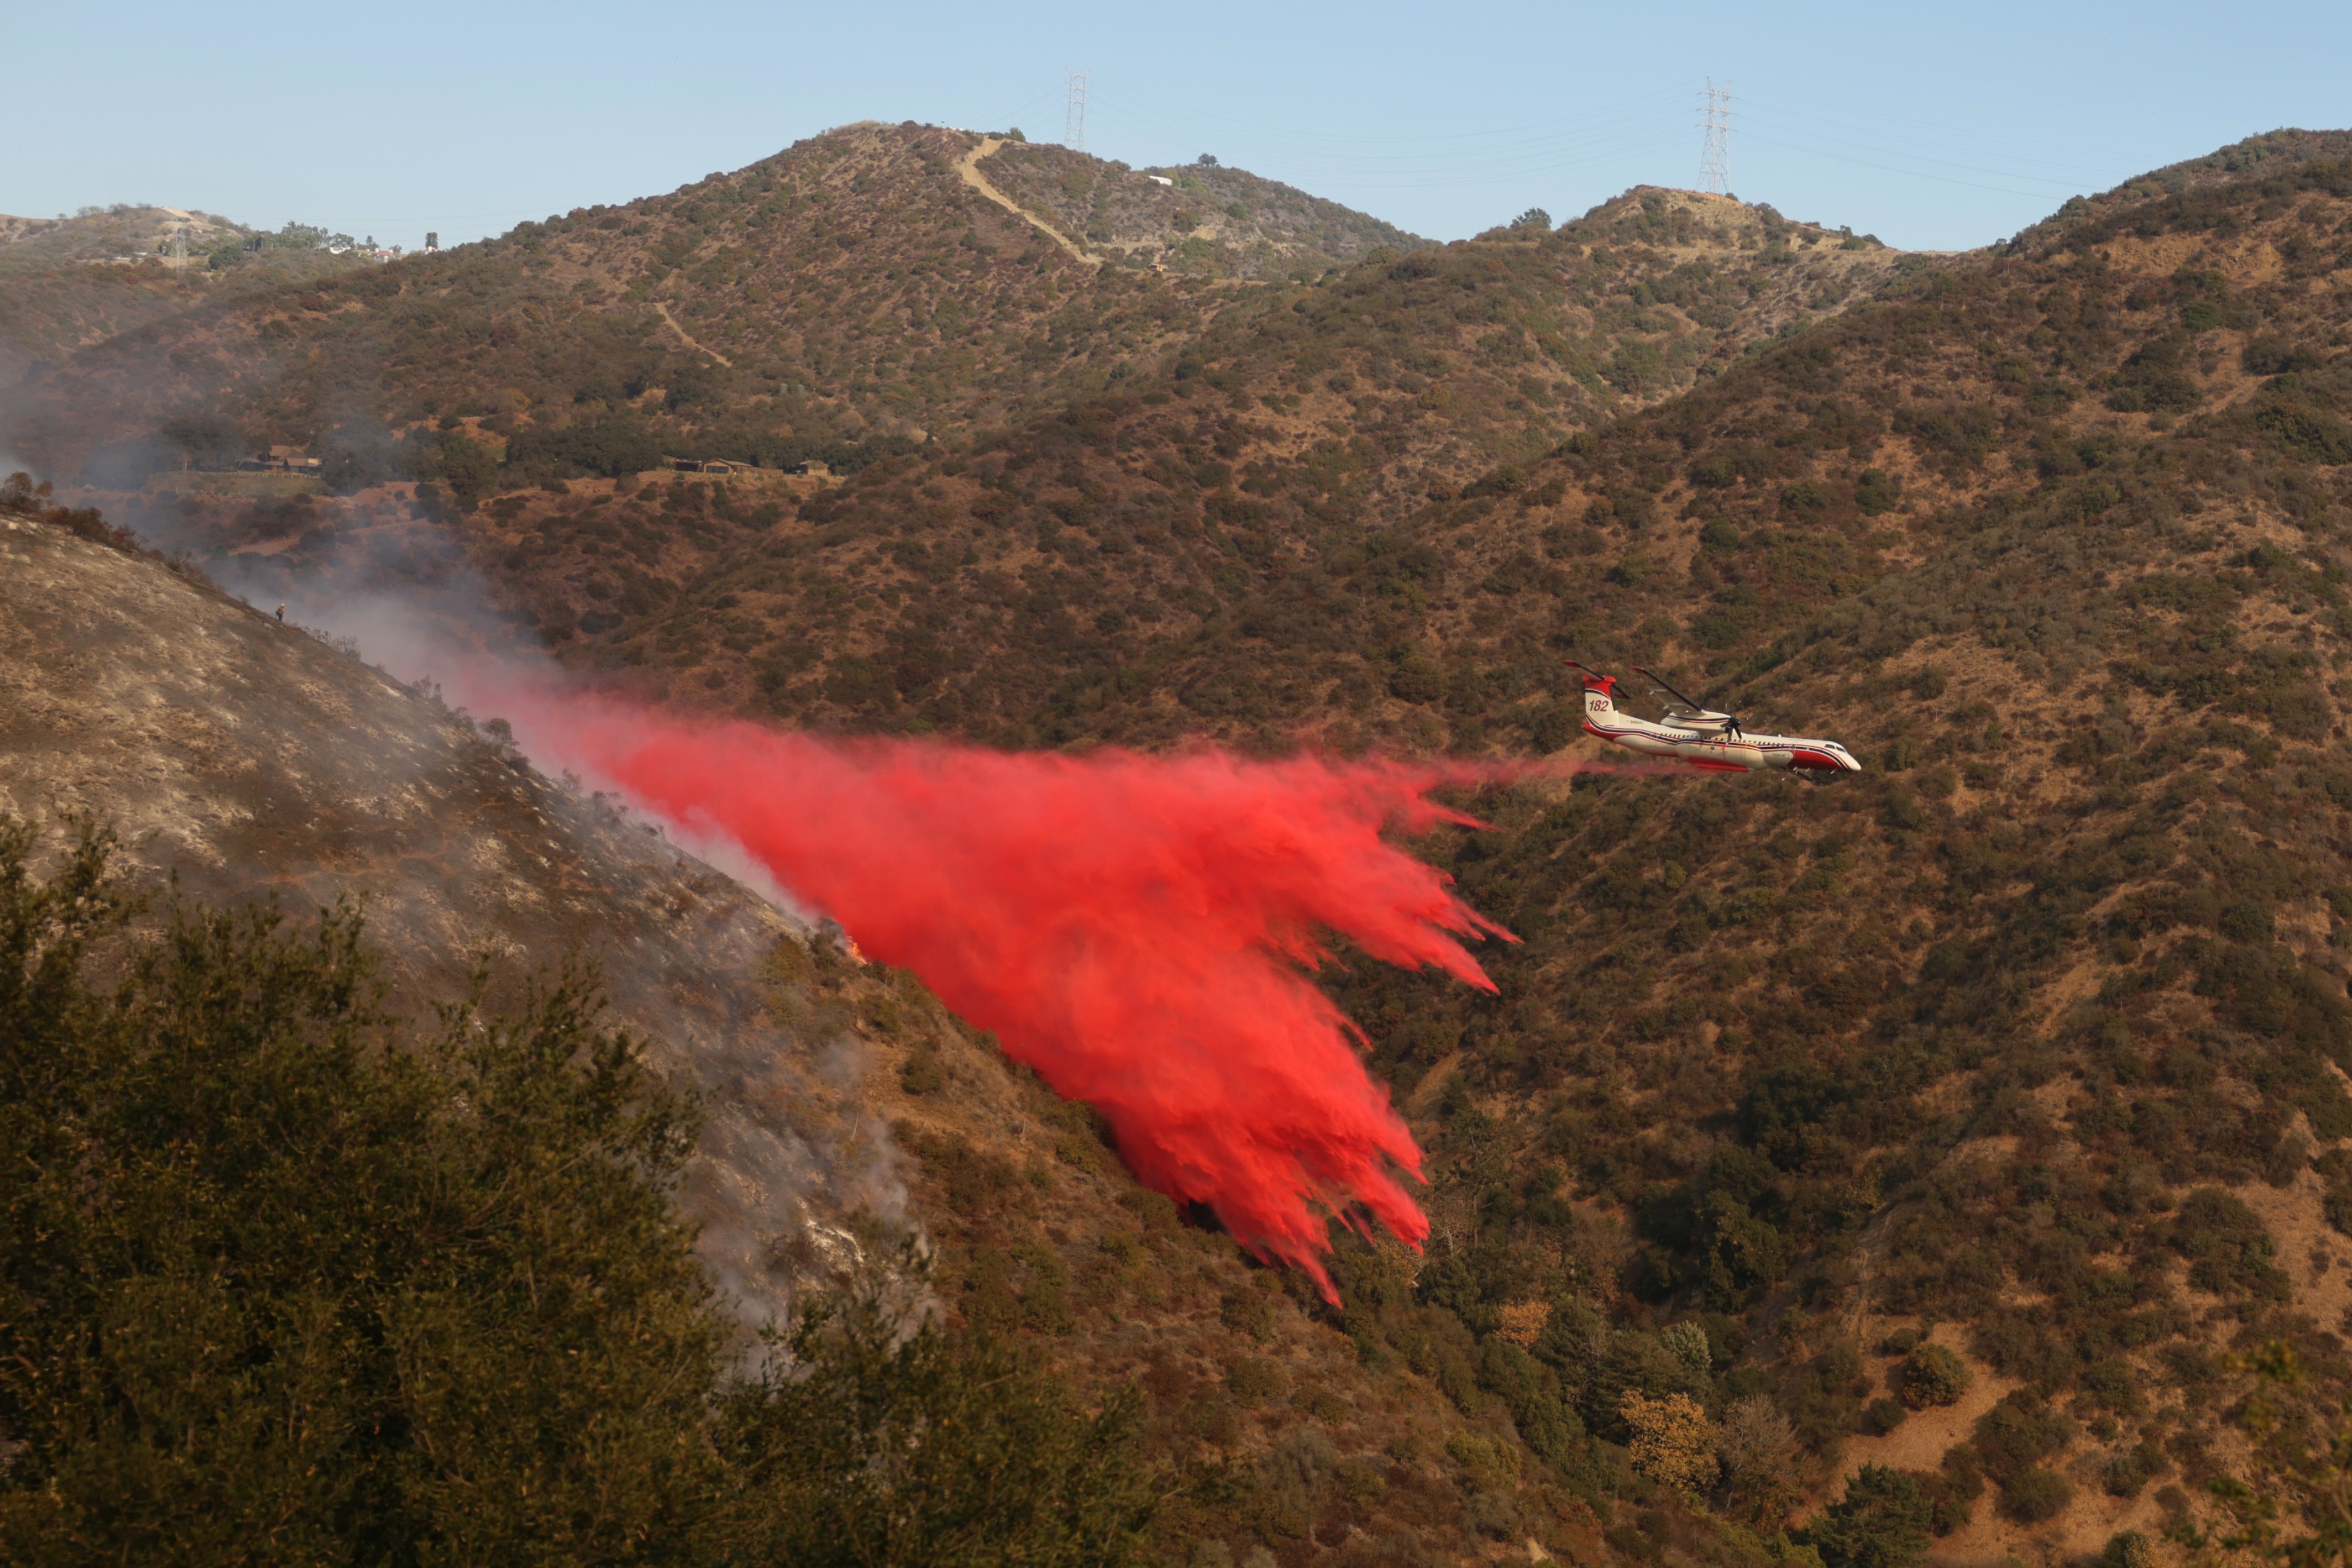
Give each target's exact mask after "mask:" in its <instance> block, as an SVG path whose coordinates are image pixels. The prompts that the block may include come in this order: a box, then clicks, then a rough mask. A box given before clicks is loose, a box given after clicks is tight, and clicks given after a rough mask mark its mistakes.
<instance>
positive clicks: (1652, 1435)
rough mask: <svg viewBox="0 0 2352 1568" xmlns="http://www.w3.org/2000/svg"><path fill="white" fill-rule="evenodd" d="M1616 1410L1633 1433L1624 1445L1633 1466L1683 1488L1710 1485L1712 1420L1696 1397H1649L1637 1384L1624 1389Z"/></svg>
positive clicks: (1660, 1481)
mask: <svg viewBox="0 0 2352 1568" xmlns="http://www.w3.org/2000/svg"><path fill="white" fill-rule="evenodd" d="M1618 1413H1619V1414H1620V1415H1623V1416H1624V1418H1625V1425H1626V1426H1627V1427H1628V1428H1630V1429H1631V1430H1632V1432H1633V1441H1632V1442H1631V1443H1630V1444H1628V1445H1627V1447H1629V1448H1630V1449H1631V1451H1632V1454H1633V1468H1634V1469H1635V1470H1636V1471H1638V1472H1640V1473H1641V1474H1643V1475H1644V1476H1647V1477H1649V1478H1650V1479H1652V1480H1654V1481H1656V1482H1657V1483H1658V1484H1659V1485H1661V1486H1668V1487H1672V1488H1674V1489H1675V1490H1677V1491H1683V1492H1691V1493H1697V1492H1703V1491H1705V1490H1706V1489H1707V1488H1709V1487H1711V1486H1713V1485H1714V1484H1715V1478H1716V1471H1717V1463H1716V1458H1715V1437H1716V1434H1715V1423H1713V1422H1711V1421H1709V1420H1708V1419H1707V1418H1706V1410H1704V1409H1703V1408H1701V1407H1700V1405H1699V1402H1698V1401H1697V1400H1696V1399H1693V1398H1692V1397H1691V1396H1690V1395H1689V1394H1667V1395H1666V1396H1665V1397H1664V1399H1650V1398H1647V1397H1645V1396H1644V1395H1643V1394H1642V1392H1641V1391H1640V1390H1639V1389H1627V1390H1626V1391H1625V1397H1624V1399H1623V1401H1622V1403H1620V1405H1618Z"/></svg>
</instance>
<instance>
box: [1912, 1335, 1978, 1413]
mask: <svg viewBox="0 0 2352 1568" xmlns="http://www.w3.org/2000/svg"><path fill="white" fill-rule="evenodd" d="M1975 1381H1976V1376H1975V1374H1974V1373H1971V1372H1969V1368H1968V1363H1965V1362H1963V1361H1961V1360H1960V1358H1959V1357H1958V1356H1957V1355H1954V1354H1953V1353H1952V1352H1950V1351H1948V1350H1946V1349H1945V1348H1944V1347H1943V1346H1941V1345H1921V1346H1919V1347H1918V1348H1917V1349H1916V1350H1914V1351H1913V1352H1911V1354H1910V1355H1909V1356H1908V1357H1907V1358H1906V1359H1905V1361H1904V1363H1903V1371H1902V1387H1903V1403H1904V1404H1905V1405H1909V1406H1910V1407H1911V1408H1912V1409H1914V1410H1926V1409H1927V1408H1929V1407H1930V1406H1932V1405H1953V1404H1957V1403H1958V1400H1959V1397H1960V1395H1962V1394H1966V1393H1967V1392H1968V1391H1969V1384H1971V1383H1973V1382H1975Z"/></svg>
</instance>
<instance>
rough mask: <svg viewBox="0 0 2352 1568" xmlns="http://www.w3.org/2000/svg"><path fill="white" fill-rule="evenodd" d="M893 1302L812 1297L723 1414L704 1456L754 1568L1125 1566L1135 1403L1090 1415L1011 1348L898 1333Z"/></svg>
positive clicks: (893, 1294) (864, 1296)
mask: <svg viewBox="0 0 2352 1568" xmlns="http://www.w3.org/2000/svg"><path fill="white" fill-rule="evenodd" d="M905 1273H906V1271H901V1273H900V1275H899V1278H901V1279H903V1278H904V1277H905ZM918 1279H919V1275H918ZM903 1297H904V1291H903V1289H902V1288H899V1287H897V1286H895V1285H894V1283H893V1280H892V1279H891V1277H890V1276H888V1275H875V1276H869V1277H868V1279H866V1280H865V1281H863V1282H861V1283H858V1284H856V1285H855V1286H853V1287H852V1288H850V1289H847V1290H845V1291H844V1292H842V1293H840V1294H839V1295H837V1296H835V1297H833V1298H830V1299H826V1300H819V1301H817V1302H814V1303H813V1304H812V1305H811V1306H809V1307H808V1308H807V1309H806V1310H803V1313H802V1314H801V1316H800V1318H799V1320H798V1321H796V1322H795V1323H794V1324H793V1327H792V1329H791V1330H790V1331H789V1332H788V1333H787V1334H785V1335H784V1336H782V1340H781V1342H780V1344H779V1345H778V1346H777V1348H778V1349H780V1350H782V1352H784V1354H783V1355H782V1356H781V1357H780V1358H779V1359H778V1361H777V1362H776V1363H775V1364H774V1365H773V1366H772V1369H771V1370H770V1371H769V1372H768V1373H766V1374H765V1375H763V1376H762V1377H761V1378H759V1379H757V1380H755V1381H752V1382H751V1383H748V1384H743V1385H741V1386H740V1387H738V1388H737V1389H735V1390H734V1391H733V1392H732V1393H731V1394H730V1395H729V1396H728V1397H727V1398H726V1400H725V1401H724V1403H723V1404H722V1405H721V1408H720V1414H719V1423H718V1446H719V1451H720V1453H721V1454H722V1455H723V1456H724V1457H725V1459H726V1461H727V1463H728V1464H729V1466H730V1468H731V1469H732V1470H733V1471H734V1472H735V1479H736V1482H737V1484H738V1485H740V1486H741V1487H743V1488H745V1489H747V1495H748V1496H749V1497H750V1498H751V1509H750V1514H751V1521H750V1524H749V1526H748V1528H747V1529H745V1531H744V1539H743V1541H742V1542H741V1544H742V1546H743V1548H744V1549H745V1550H747V1551H748V1552H749V1553H750V1556H751V1561H754V1562H759V1563H794V1564H800V1565H804V1568H832V1565H835V1564H838V1565H840V1568H886V1565H891V1564H905V1565H907V1568H915V1565H918V1564H929V1563H968V1564H981V1563H991V1564H993V1563H1003V1564H1007V1565H1008V1568H1009V1565H1011V1564H1013V1563H1018V1564H1020V1565H1021V1568H1080V1565H1081V1564H1086V1565H1093V1564H1108V1563H1120V1562H1123V1561H1125V1560H1126V1559H1127V1558H1128V1557H1129V1555H1130V1554H1131V1552H1133V1550H1134V1548H1135V1546H1136V1543H1137V1542H1138V1540H1139V1534H1140V1531H1141V1530H1142V1527H1143V1526H1144V1524H1145V1523H1146V1522H1147V1521H1149V1520H1150V1516H1151V1514H1152V1512H1153V1510H1154V1505H1155V1503H1156V1501H1157V1497H1156V1494H1155V1493H1154V1491H1153V1488H1152V1481H1153V1478H1152V1477H1151V1476H1150V1474H1149V1473H1148V1472H1147V1471H1146V1470H1145V1469H1144V1468H1143V1467H1142V1466H1140V1465H1139V1463H1138V1462H1137V1460H1136V1458H1135V1453H1134V1448H1135V1441H1134V1440H1135V1436H1136V1433H1137V1430H1138V1425H1139V1419H1140V1406H1139V1401H1138V1400H1137V1398H1136V1396H1135V1394H1133V1392H1132V1391H1131V1390H1129V1391H1125V1392H1122V1393H1119V1394H1114V1395H1113V1396H1112V1397H1111V1398H1110V1399H1109V1400H1108V1401H1106V1402H1105V1404H1104V1405H1103V1406H1102V1408H1101V1409H1100V1410H1099V1411H1097V1412H1095V1413H1094V1414H1092V1415H1088V1414H1087V1413H1086V1412H1085V1411H1083V1410H1082V1409H1080V1408H1079V1407H1078V1406H1077V1405H1076V1403H1075V1402H1074V1401H1073V1400H1072V1399H1071V1398H1070V1396H1069V1394H1068V1393H1067V1392H1066V1388H1065V1387H1064V1386H1063V1385H1062V1384H1059V1383H1058V1382H1057V1381H1055V1379H1054V1378H1053V1377H1051V1376H1050V1375H1049V1374H1045V1373H1042V1372H1041V1370H1040V1369H1037V1368H1034V1367H1033V1366H1031V1365H1029V1364H1028V1363H1027V1362H1026V1359H1025V1358H1024V1357H1023V1356H1021V1355H1019V1354H1017V1353H1016V1352H1014V1351H1013V1348H1012V1347H1010V1346H1008V1345H1005V1344H1003V1343H1000V1342H995V1341H993V1340H991V1339H987V1338H983V1337H971V1338H963V1339H958V1338H954V1337H951V1336H950V1335H948V1334H946V1333H944V1332H943V1331H941V1330H940V1327H939V1325H938V1324H937V1323H936V1322H935V1321H926V1322H924V1323H923V1324H922V1325H921V1326H920V1327H919V1328H918V1329H917V1330H916V1331H915V1332H914V1333H913V1334H912V1335H908V1334H907V1333H905V1331H904V1325H905V1321H906V1312H905V1310H904V1307H903Z"/></svg>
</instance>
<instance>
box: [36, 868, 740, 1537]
mask: <svg viewBox="0 0 2352 1568" xmlns="http://www.w3.org/2000/svg"><path fill="white" fill-rule="evenodd" d="M33 841H34V836H33V834H32V832H31V831H30V830H29V829H28V828H26V827H24V826H21V825H19V824H16V823H15V822H13V821H0V1426H5V1428H6V1430H7V1431H8V1433H9V1434H10V1435H11V1436H13V1437H14V1438H15V1439H16V1440H17V1441H18V1442H20V1443H22V1444H23V1447H22V1450H21V1451H20V1452H19V1453H18V1454H17V1455H16V1460H15V1462H14V1464H13V1465H11V1466H10V1467H9V1468H8V1469H7V1471H6V1472H5V1476H0V1540H5V1541H6V1542H9V1543H10V1545H11V1546H12V1547H13V1548H15V1549H16V1551H18V1552H23V1553H24V1554H25V1555H26V1556H27V1557H30V1558H37V1559H41V1560H45V1561H58V1562H66V1561H74V1562H82V1561H97V1560H101V1559H113V1560H136V1561H145V1562H190V1563H194V1562H223V1561H228V1560H230V1559H231V1558H233V1557H235V1556H237V1555H240V1554H242V1553H243V1552H245V1551H246V1550H247V1549H248V1548H249V1547H250V1546H251V1543H253V1542H258V1541H262V1540H265V1539H266V1540H268V1541H271V1542H273V1543H274V1549H275V1551H276V1552H278V1553H279V1554H281V1555H283V1556H285V1557H288V1558H299V1559H303V1560H310V1561H352V1562H356V1561H361V1560H368V1561H377V1560H392V1561H404V1560H415V1559H417V1558H419V1557H431V1556H439V1557H456V1558H461V1559H469V1560H473V1561H499V1562H513V1563H538V1562H558V1561H562V1562H579V1561H589V1560H604V1561H630V1560H635V1558H637V1557H639V1556H643V1555H646V1554H648V1553H653V1552H662V1551H675V1550H677V1549H679V1548H681V1547H682V1545H683V1544H684V1542H685V1540H686V1536H685V1532H684V1527H685V1525H686V1524H687V1522H688V1521H689V1519H690V1517H691V1513H692V1510H693V1506H694V1504H695V1502H696V1500H697V1499H698V1498H699V1497H701V1496H702V1495H704V1494H705V1493H706V1492H707V1491H708V1490H709V1486H710V1484H711V1461H710V1459H709V1457H708V1454H707V1449H706V1448H705V1447H704V1445H702V1444H700V1443H699V1442H698V1441H697V1440H696V1437H697V1434H698V1432H699V1430H700V1428H701V1426H702V1423H703V1420H704V1410H705V1401H706V1399H707V1397H708V1394H709V1389H710V1386H711V1383H712V1380H713V1377H714V1375H715V1370H716V1362H715V1358H716V1355H717V1352H718V1349H719V1344H720V1342H721V1336H720V1331H719V1325H718V1323H717V1321H716V1319H715V1318H714V1316H713V1314H712V1313H711V1312H710V1310H709V1288H708V1287H707V1285H706V1284H705V1283H704V1281H703V1279H702V1277H701V1274H700V1272H699V1270H698V1268H697V1266H696V1263H695V1260H694V1258H693V1255H692V1253H691V1250H690V1244H691V1233H690V1230H689V1228H688V1226H687V1224H686V1222H685V1221H684V1220H683V1219H682V1218H681V1217H680V1216H679V1215H678V1214H677V1212H676V1210H675V1208H674V1207H673V1205H671V1203H670V1202H669V1199H668V1194H667V1184H668V1183H669V1182H670V1180H671V1179H672V1178H673V1176H674V1175H675V1173H677V1170H678V1168H679V1166H680V1165H681V1164H682V1163H683V1162H684V1160H685V1158H686V1156H687V1153H688V1151H689V1149H690V1147H691V1142H692V1132H693V1128H694V1119H693V1116H692V1114H691V1112H690V1110H689V1108H688V1105H687V1104H686V1102H685V1101H683V1100H680V1099H679V1098H678V1097H677V1095H675V1094H673V1093H671V1092H670V1091H668V1090H667V1089H664V1088H663V1087H662V1086H661V1085H660V1084H659V1083H658V1082H657V1081H656V1080H655V1079H653V1078H651V1077H650V1075H649V1074H647V1072H646V1070H645V1068H643V1067H642V1066H641V1065H640V1063H639V1061H638V1058H637V1051H636V1046H635V1042H634V1041H633V1040H631V1039H630V1038H629V1037H626V1036H625V1035H623V1034H620V1033H618V1032H617V1031H614V1030H610V1029H607V1028H604V1027H603V1026H600V1025H599V1024H598V1023H597V1021H596V1007H597V1003H596V994H595V989H594V985H593V981H592V980H590V979H589V978H588V977H587V976H585V975H583V974H577V973H572V974H567V975H565V976H563V977H562V979H560V980H558V981H557V982H555V983H554V984H552V985H551V986H548V987H544V988H541V989H537V990H535V991H534V993H533V994H531V995H530V998H529V1000H528V1001H527V1002H526V1004H525V1005H523V1007H522V1008H521V1010H520V1012H519V1013H517V1014H515V1015H514V1016H510V1017H505V1018H491V1017H487V1016H483V1015H482V1013H481V1012H480V1010H479V1008H478V1006H477V1005H474V1003H472V1002H470V1001H468V1002H464V1003H460V1004H457V1005H453V1006H450V1007H447V1008H446V1009H444V1010H443V1012H442V1014H441V1017H440V1022H439V1027H438V1028H437V1030H436V1031H435V1032H434V1033H433V1034H432V1036H431V1037H429V1038H427V1039H425V1040H424V1041H422V1042H421V1043H419V1044H418V1045H417V1046H415V1047H414V1048H401V1047H399V1046H398V1045H397V1044H396V1043H395V1041H394V1036H393V1030H392V1026H391V1022H390V1020H389V1019H388V1018H387V1017H386V1016H385V1015H384V1013H383V1011H382V1010H381V1007H380V1001H381V992H380V989H379V987H378V985H377V984H376V983H375V981H374V978H373V965H372V963H370V961H369V960H368V959H367V958H366V957H365V956H364V954H363V953H362V951H361V948H360V940H359V939H360V931H361V924H360V921H359V918H358V916H357V915H356V914H355V913H353V912H352V911H350V910H335V911H331V912H330V913H329V914H327V915H326V916H325V917H323V918H322V919H321V921H320V922H319V925H318V927H317V929H316V930H315V931H312V932H310V933H308V934H304V935H296V934H292V933H289V932H288V931H284V930H283V929H281V927H282V924H283V922H282V921H281V919H280V916H279V914H278V910H276V908H275V907H274V906H272V905H265V906H261V907H257V908H252V909H247V910H238V911H233V912H231V911H213V910H202V909H198V908H195V907H193V906H187V905H179V906H176V907H174V908H173V909H172V910H170V913H169V920H168V922H167V924H166V926H165V929H164V930H163V932H162V936H161V940H160V941H159V942H155V943H153V944H152V945H144V946H140V947H137V948H135V949H134V950H133V951H132V952H131V955H130V956H129V957H128V958H127V959H125V960H122V962H125V963H127V973H126V977H125V978H124V979H123V981H122V982H121V984H120V986H119V987H116V988H113V989H109V990H100V989H98V988H97V987H95V986H94V985H93V984H91V983H90V982H89V980H88V979H87V978H86V977H85V971H86V969H87V967H88V966H89V965H90V964H91V963H93V962H94V960H95V959H96V958H97V956H98V955H99V953H100V949H101V946H102V944H104V943H106V942H107V940H108V939H109V938H111V937H114V936H117V935H119V934H120V933H121V931H123V930H124V928H125V927H126V925H127V924H128V923H129V921H130V919H131V916H132V914H133V913H134V912H135V911H136V910H137V909H138V907H139V900H136V899H134V898H133V897H132V896H131V894H130V892H129V891H128V890H127V889H125V887H124V886H123V884H122V883H121V882H120V881H119V880H118V879H116V878H115V877H114V876H113V874H112V872H111V871H110V864H109V861H110V853H111V850H112V840H111V838H110V836H109V835H107V834H105V833H103V832H101V831H100V830H99V829H97V828H95V827H92V826H84V827H83V828H82V829H81V831H80V833H79V837H78V838H77V840H76V842H75V844H74V846H73V847H72V849H71V850H70V852H69V853H68V855H67V857H66V859H65V864H64V867H63V868H62V869H61V870H60V871H59V872H58V874H57V875H56V876H55V877H54V878H53V879H50V880H49V881H48V882H47V883H39V882H36V881H35V880H34V879H32V878H31V876H30V875H29V873H28V871H27V868H26V866H27V858H28V853H29V851H30V849H31V847H32V844H33Z"/></svg>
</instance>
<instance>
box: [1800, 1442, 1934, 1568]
mask: <svg viewBox="0 0 2352 1568" xmlns="http://www.w3.org/2000/svg"><path fill="white" fill-rule="evenodd" d="M1934 1524H1935V1508H1934V1505H1933V1504H1932V1503H1930V1502H1929V1500H1927V1495H1926V1494H1925V1493H1923V1492H1922V1491H1920V1489H1919V1483H1918V1482H1917V1481H1916V1480H1914V1479H1912V1478H1911V1477H1909V1476H1907V1475H1905V1474H1904V1473H1903V1472H1902V1471H1901V1470H1897V1469H1892V1468H1888V1467H1887V1466H1885V1465H1864V1466H1863V1467H1862V1468H1861V1469H1860V1470H1858V1471H1856V1472H1855V1473H1854V1477H1853V1479H1852V1480H1850V1481H1848V1482H1847V1483H1846V1487H1845V1496H1843V1498H1841V1499H1839V1500H1837V1501H1836V1502H1833V1503H1832V1504H1831V1505H1830V1506H1829V1507H1828V1509H1826V1510H1823V1512H1822V1517H1821V1518H1819V1519H1818V1520H1815V1521H1813V1523H1812V1525H1811V1528H1809V1529H1808V1530H1807V1531H1805V1532H1804V1533H1805V1539H1806V1540H1807V1541H1808V1542H1810V1543H1811V1544H1812V1545H1814V1546H1817V1547H1819V1548H1820V1549H1821V1553H1822V1562H1824V1563H1827V1564H1829V1568H1909V1565H1910V1564H1912V1563H1917V1562H1918V1561H1920V1560H1921V1559H1922V1558H1924V1557H1926V1556H1927V1541H1928V1537H1929V1534H1930V1532H1931V1531H1932V1530H1933V1527H1934Z"/></svg>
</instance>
